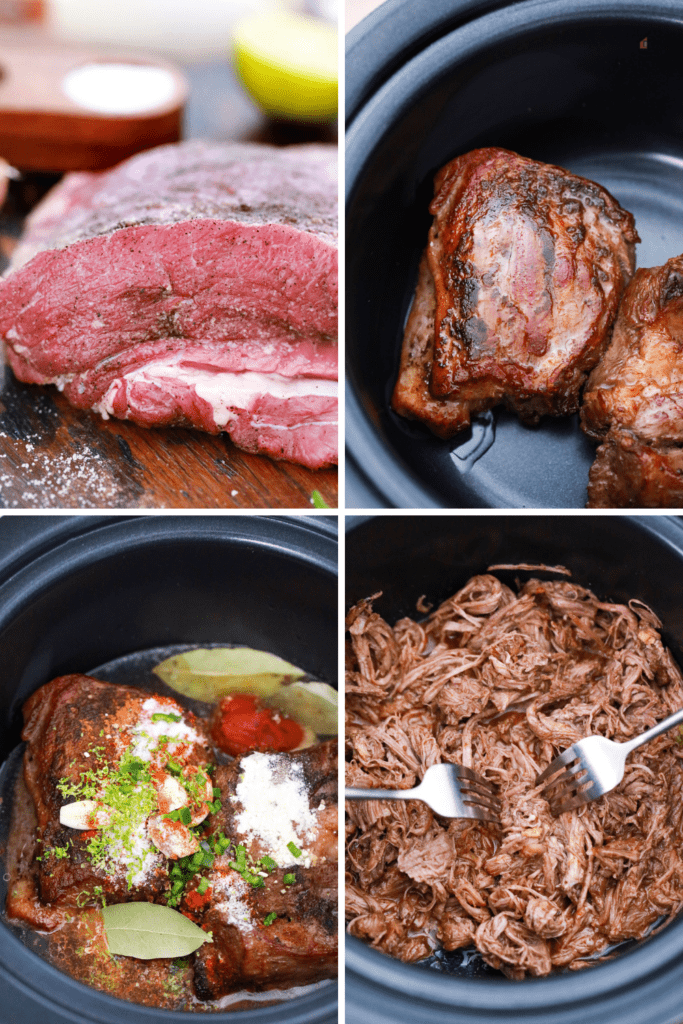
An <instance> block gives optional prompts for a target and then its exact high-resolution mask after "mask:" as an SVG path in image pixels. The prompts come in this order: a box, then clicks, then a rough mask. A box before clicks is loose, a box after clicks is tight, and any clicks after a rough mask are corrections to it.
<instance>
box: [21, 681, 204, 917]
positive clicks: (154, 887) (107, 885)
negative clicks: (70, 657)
mask: <svg viewBox="0 0 683 1024" xmlns="http://www.w3.org/2000/svg"><path fill="white" fill-rule="evenodd" d="M155 712H156V713H161V714H164V713H165V712H166V713H169V712H170V713H173V714H177V715H178V716H180V717H181V719H182V720H183V722H182V724H183V726H184V727H185V730H186V735H183V736H182V737H181V740H182V742H179V743H177V744H174V743H172V744H171V745H170V747H169V754H175V756H177V757H182V760H183V762H184V763H186V764H188V765H195V766H196V765H199V764H206V763H207V762H211V761H213V756H212V754H211V753H210V749H209V746H208V742H207V739H206V736H205V733H204V731H203V723H201V722H200V721H199V720H198V719H197V718H195V716H194V715H193V714H191V712H189V711H186V710H185V709H184V708H182V707H181V706H180V705H179V704H177V703H176V702H175V701H174V700H172V699H170V698H166V697H164V698H159V699H157V698H154V697H152V696H151V695H150V694H148V693H144V692H143V691H141V690H138V689H135V688H134V687H128V686H114V685H112V684H111V683H103V682H100V681H99V680H97V679H92V678H90V677H89V676H83V675H70V676H60V677H59V678H57V679H53V680H52V682H50V683H48V684H46V685H45V686H43V687H41V688H40V689H39V690H36V692H35V693H34V694H33V695H32V696H31V697H29V699H28V700H27V701H26V704H25V705H24V719H25V726H24V731H23V733H22V737H23V739H25V740H26V741H27V744H28V746H27V748H26V752H25V755H24V777H25V780H26V786H27V788H28V791H29V793H30V795H31V797H32V798H33V802H34V805H35V809H36V816H37V822H38V831H39V838H40V841H41V844H42V847H43V850H42V860H41V861H39V862H38V863H39V869H38V886H39V892H40V896H41V899H42V900H43V901H44V902H45V903H49V904H54V903H62V904H68V905H71V906H75V905H77V902H78V901H79V897H80V899H81V901H82V900H83V898H84V897H83V896H82V894H84V893H85V894H86V895H90V898H92V895H91V894H92V892H93V888H94V887H95V886H101V887H102V891H103V894H104V896H105V897H106V899H107V901H108V902H110V903H114V902H127V901H128V900H130V899H140V898H145V899H150V900H154V899H155V898H157V897H159V896H160V895H161V894H162V893H163V892H164V890H165V889H167V888H168V871H167V863H166V858H165V857H162V856H161V854H159V853H158V852H155V851H154V849H153V847H152V844H151V842H150V841H149V839H148V837H147V835H146V834H145V836H143V837H141V839H140V843H141V846H140V854H139V856H141V857H143V859H144V870H142V866H143V865H142V863H141V864H140V865H139V867H140V869H141V870H133V868H134V867H135V868H136V867H138V865H137V862H136V858H134V857H133V858H131V857H126V855H125V851H124V850H123V848H121V849H120V850H119V851H118V853H119V854H120V856H117V857H116V858H115V862H108V863H99V864H98V863H94V862H93V859H92V857H91V856H90V855H89V854H88V852H87V846H88V844H89V842H90V840H91V839H92V838H93V836H94V835H95V832H94V831H92V830H84V831H80V830H77V829H73V828H69V827H67V826H65V825H61V824H60V821H59V817H60V808H61V807H62V805H64V804H67V803H70V802H72V801H74V800H76V799H77V796H75V795H71V796H68V795H64V792H63V790H62V789H60V782H63V781H66V782H67V783H72V784H77V783H79V781H80V779H81V776H82V774H83V773H88V772H97V771H98V768H99V767H100V766H108V767H112V766H114V765H117V764H119V763H120V760H121V757H122V754H123V753H124V751H127V750H130V749H131V748H132V749H137V747H136V743H137V744H139V748H140V749H143V748H144V746H145V741H144V737H143V733H144V731H145V730H146V729H148V728H149V729H151V728H152V725H153V723H152V719H151V716H152V715H153V714H154V713H155ZM165 728H166V731H167V732H172V731H173V726H172V724H171V723H168V724H167V725H166V726H165ZM185 740H187V741H186V742H185ZM143 753H144V752H143ZM146 756H147V759H149V755H146ZM104 785H106V781H104V782H103V783H102V786H100V787H99V789H100V790H101V789H102V788H103V786H104ZM61 851H64V852H63V853H62V852H61ZM134 862H135V863H134ZM131 872H132V874H131Z"/></svg>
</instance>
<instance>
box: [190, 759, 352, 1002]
mask: <svg viewBox="0 0 683 1024" xmlns="http://www.w3.org/2000/svg"><path fill="white" fill-rule="evenodd" d="M254 757H256V758H257V762H256V763H257V764H259V765H261V766H263V765H264V764H265V763H266V762H265V761H264V758H268V762H267V763H268V765H269V770H270V771H271V773H272V779H273V781H274V782H276V783H284V784H287V783H288V782H289V783H291V782H296V784H297V785H296V787H295V788H296V789H297V790H299V791H300V792H302V793H303V794H304V802H305V805H306V806H307V809H308V810H309V811H310V812H311V814H312V817H313V824H312V827H311V829H310V831H309V832H308V834H306V824H305V823H302V822H300V821H296V822H295V828H296V829H297V832H296V834H297V841H296V842H295V848H296V849H297V850H299V851H300V853H301V856H296V855H295V854H293V853H291V852H290V851H289V850H287V848H286V847H284V844H280V846H281V847H284V849H282V848H281V850H280V852H279V853H277V852H275V850H274V849H273V847H272V846H270V852H271V853H272V856H273V857H274V859H275V860H276V861H277V863H278V868H277V870H276V871H274V872H273V873H272V874H270V875H269V876H268V878H266V879H265V880H264V885H263V887H262V888H250V887H249V886H248V885H246V884H244V883H242V880H241V879H239V878H235V873H234V872H230V873H228V872H227V868H228V866H229V861H230V858H229V857H223V858H219V859H217V861H216V864H215V867H214V871H213V872H212V874H211V875H210V876H209V880H210V883H211V887H212V893H213V896H212V902H211V905H210V907H209V910H208V912H207V914H206V917H205V923H206V927H209V928H210V929H211V931H212V932H213V934H214V943H213V945H205V946H202V948H201V949H200V950H199V951H198V952H197V955H196V963H195V988H196V991H197V994H198V996H199V997H200V998H202V999H217V998H220V996H222V995H225V994H226V993H227V992H230V991H232V990H233V988H234V987H235V979H236V978H239V979H241V982H242V983H245V984H247V985H248V987H250V988H256V989H261V988H264V989H267V988H277V987H282V986H283V985H305V984H307V983H308V982H311V981H319V980H320V979H322V978H331V977H335V976H336V973H337V927H338V919H337V743H336V741H328V742H326V743H323V744H319V745H318V746H316V747H312V748H310V749H307V750H302V751H299V752H297V753H294V754H277V755H253V754H252V755H247V756H246V757H243V758H241V759H240V760H238V761H235V762H234V763H233V764H231V765H230V766H228V767H220V768H219V769H218V770H217V771H216V773H215V783H216V785H217V786H219V787H220V789H221V793H222V794H223V806H222V808H221V810H220V811H219V812H218V813H217V814H215V815H213V816H212V818H211V829H212V831H215V832H223V833H225V834H228V835H232V836H233V837H234V838H235V841H236V842H238V843H240V844H242V845H244V847H245V849H246V851H247V856H251V857H252V858H254V859H256V858H258V857H260V856H262V855H263V854H264V853H268V852H269V851H268V846H269V844H268V842H266V841H265V839H264V838H258V837H257V838H254V836H253V835H252V830H251V829H247V828H246V827H245V823H244V821H243V820H242V819H241V817H240V815H241V813H242V812H243V811H244V805H243V802H242V793H241V789H240V785H239V784H240V781H241V780H242V779H244V778H245V777H246V775H247V774H248V769H249V764H250V763H253V759H254ZM250 759H252V761H251V762H250ZM266 799H267V789H266V790H264V804H265V800H266ZM277 814H278V810H277V808H275V810H274V811H272V812H271V811H270V810H269V809H268V807H265V809H264V818H263V819H261V820H260V825H261V828H262V829H263V832H264V835H265V834H267V832H268V830H269V827H270V825H271V823H272V821H271V815H273V816H277ZM258 820H259V819H257V821H258ZM288 834H290V833H288ZM291 834H294V833H291ZM301 836H303V839H301V838H299V837H301ZM283 838H284V836H283ZM274 841H277V839H276V837H274V836H271V838H270V842H271V843H272V842H274ZM297 842H298V843H300V845H297ZM230 875H232V877H229V876H230ZM285 880H286V881H285ZM269 915H270V916H271V917H272V915H276V917H275V919H274V920H272V922H271V923H269V924H268V925H264V923H263V922H264V921H265V920H266V919H267V918H268V916H269Z"/></svg>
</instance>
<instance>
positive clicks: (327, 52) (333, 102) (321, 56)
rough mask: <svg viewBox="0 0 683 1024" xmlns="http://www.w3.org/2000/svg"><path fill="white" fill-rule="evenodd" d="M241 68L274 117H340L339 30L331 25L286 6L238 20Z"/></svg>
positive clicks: (252, 90) (245, 82)
mask: <svg viewBox="0 0 683 1024" xmlns="http://www.w3.org/2000/svg"><path fill="white" fill-rule="evenodd" d="M233 46H234V52H235V64H236V68H237V73H238V75H239V77H240V79H241V81H242V83H243V85H244V87H245V89H246V90H247V92H248V93H249V94H250V95H251V96H252V98H253V99H254V100H255V101H256V103H258V105H259V106H260V107H262V108H263V110H265V112H266V113H267V114H269V115H270V116H271V117H281V118H286V119H288V120H291V121H330V120H333V119H334V118H335V117H336V116H337V33H336V30H335V29H334V28H332V27H331V26H330V25H326V24H325V23H324V22H321V21H317V20H315V19H314V18H306V17H303V16H301V15H298V14H290V13H288V12H284V11H271V12H269V13H266V14H257V15H253V16H251V17H248V18H244V19H243V20H242V21H240V22H238V24H237V26H236V28H235V32H234V36H233Z"/></svg>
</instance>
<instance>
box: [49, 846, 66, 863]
mask: <svg viewBox="0 0 683 1024" xmlns="http://www.w3.org/2000/svg"><path fill="white" fill-rule="evenodd" d="M52 852H53V853H54V855H55V857H56V858H57V860H64V859H65V857H68V856H69V851H68V849H67V847H66V846H55V847H54V849H53V850H52Z"/></svg>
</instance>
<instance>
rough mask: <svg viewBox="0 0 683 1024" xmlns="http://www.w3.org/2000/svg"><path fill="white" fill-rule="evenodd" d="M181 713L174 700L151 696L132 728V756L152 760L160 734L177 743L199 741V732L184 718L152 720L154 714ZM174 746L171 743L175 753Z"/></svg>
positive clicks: (169, 747)
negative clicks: (171, 720)
mask: <svg viewBox="0 0 683 1024" xmlns="http://www.w3.org/2000/svg"><path fill="white" fill-rule="evenodd" d="M179 713H180V709H179V708H178V705H177V704H176V703H174V702H173V701H171V700H169V701H164V700H157V698H156V697H149V698H148V699H147V700H146V701H145V702H144V704H143V705H142V715H141V716H140V718H139V719H138V721H137V723H136V724H135V726H134V727H133V729H131V740H132V742H131V747H130V752H131V754H132V756H133V757H139V758H140V759H141V760H142V761H149V760H151V756H152V754H151V752H152V750H153V749H154V748H155V747H156V745H157V743H158V740H159V737H160V736H169V737H170V738H171V740H175V742H176V743H199V742H200V737H199V734H198V733H197V732H196V731H195V730H194V729H191V728H190V726H189V725H185V722H184V721H183V720H182V718H181V720H180V721H179V722H165V721H163V720H161V721H159V722H153V721H152V715H157V714H164V715H177V714H179ZM174 746H175V744H174V743H170V744H169V746H168V750H169V752H170V753H173V747H174Z"/></svg>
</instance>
